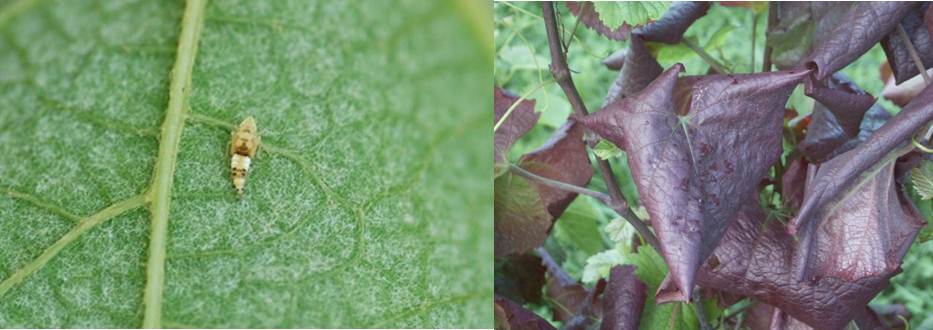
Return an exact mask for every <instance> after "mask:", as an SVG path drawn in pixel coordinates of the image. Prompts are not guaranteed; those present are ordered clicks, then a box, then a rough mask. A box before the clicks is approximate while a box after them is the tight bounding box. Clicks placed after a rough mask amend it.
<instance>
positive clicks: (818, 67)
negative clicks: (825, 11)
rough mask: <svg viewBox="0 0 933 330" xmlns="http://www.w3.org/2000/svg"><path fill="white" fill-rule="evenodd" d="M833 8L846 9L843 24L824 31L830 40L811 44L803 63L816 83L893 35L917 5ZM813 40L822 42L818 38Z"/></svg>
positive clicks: (899, 3)
mask: <svg viewBox="0 0 933 330" xmlns="http://www.w3.org/2000/svg"><path fill="white" fill-rule="evenodd" d="M836 4H838V6H840V9H843V8H845V7H848V11H847V12H846V14H845V15H844V16H843V17H842V18H841V21H840V23H842V24H836V25H834V26H832V28H830V29H827V30H825V31H826V32H825V33H827V35H828V36H829V38H826V40H825V41H823V42H819V43H814V44H813V51H812V52H810V55H809V56H808V57H807V58H806V59H805V60H804V63H805V65H806V66H807V67H808V68H810V69H813V70H814V71H815V77H816V79H817V80H823V79H826V78H828V77H829V76H832V74H833V73H836V71H839V70H841V69H842V68H844V67H845V66H846V65H848V64H849V63H852V62H853V61H855V60H856V59H857V58H859V56H862V54H864V53H865V52H867V51H868V50H869V49H871V47H873V46H874V45H875V44H876V43H878V41H880V40H881V39H882V38H884V37H885V36H886V35H888V34H889V33H890V32H891V31H893V30H894V28H895V26H897V24H898V23H899V22H900V21H901V19H902V18H903V17H904V15H906V14H907V13H908V12H910V11H911V10H915V9H916V7H917V6H918V5H919V3H916V2H907V1H889V2H858V3H856V4H854V5H850V4H848V3H836ZM782 6H783V5H782ZM821 23H823V22H821ZM815 39H823V38H821V37H819V36H817V37H815Z"/></svg>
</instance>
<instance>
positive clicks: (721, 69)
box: [682, 38, 731, 74]
mask: <svg viewBox="0 0 933 330" xmlns="http://www.w3.org/2000/svg"><path fill="white" fill-rule="evenodd" d="M682 42H683V44H684V45H686V46H687V47H689V48H690V49H692V50H693V52H694V53H696V54H697V55H700V58H701V59H703V62H706V64H709V66H710V67H711V68H713V71H716V73H718V74H727V73H731V72H729V70H726V69H725V68H724V67H723V66H722V64H719V61H716V59H715V58H713V56H711V55H710V54H709V53H707V52H706V50H703V47H700V46H699V45H697V44H695V43H693V41H691V40H690V39H689V38H684V40H683V41H682Z"/></svg>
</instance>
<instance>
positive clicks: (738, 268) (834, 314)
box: [697, 165, 923, 329]
mask: <svg viewBox="0 0 933 330" xmlns="http://www.w3.org/2000/svg"><path fill="white" fill-rule="evenodd" d="M823 166H826V165H823ZM811 177H812V176H811ZM808 188H809V185H808ZM807 193H808V194H809V193H812V190H810V189H808V191H807ZM845 203H846V204H845V207H843V208H839V209H838V210H837V211H836V212H834V213H832V214H829V215H827V217H826V219H824V220H823V221H821V222H820V226H819V227H815V228H814V230H812V232H811V233H812V236H811V237H812V238H813V240H812V241H811V242H812V244H810V245H806V244H800V245H798V243H797V241H796V240H795V238H794V237H793V236H791V235H789V234H787V233H786V232H785V231H784V226H783V225H782V224H781V223H780V222H778V221H774V220H771V221H769V220H766V216H765V214H764V213H763V212H762V210H761V209H760V207H759V206H758V205H757V203H749V204H747V205H745V207H744V208H743V209H742V210H741V211H740V212H739V214H738V217H737V220H736V221H735V222H734V223H733V224H732V225H731V226H730V228H729V230H728V231H727V232H726V234H725V236H724V237H723V239H722V242H721V244H720V245H719V247H717V248H716V251H715V252H714V253H713V255H714V256H715V257H716V260H718V261H719V263H718V264H717V265H711V264H706V265H704V267H703V269H702V270H701V271H700V273H699V275H698V277H697V281H698V283H699V284H700V285H701V286H703V287H711V288H715V289H719V290H723V291H727V292H733V293H737V294H743V295H748V296H750V297H753V298H755V299H757V300H760V301H763V302H765V303H768V304H770V305H772V306H775V307H778V308H780V309H781V310H782V311H784V312H785V313H787V314H788V315H790V316H792V317H793V318H795V319H798V320H800V321H803V322H805V323H806V324H808V325H810V326H812V327H814V328H818V329H841V328H843V327H844V326H845V325H846V324H848V323H849V321H850V320H851V319H852V318H853V317H854V316H856V315H859V314H860V313H862V312H863V311H864V308H865V306H866V304H867V303H868V301H870V300H871V299H872V298H873V297H874V296H875V295H876V294H877V293H878V292H880V291H881V290H883V289H884V288H885V287H886V286H887V285H888V280H889V279H890V278H891V277H892V276H894V275H895V274H897V273H898V272H899V270H900V263H901V260H902V258H903V256H904V254H905V253H906V251H907V248H908V247H909V246H910V244H911V242H912V241H913V239H914V237H915V236H916V234H917V232H918V231H919V229H920V227H921V226H922V225H923V220H922V218H921V216H920V215H919V214H918V213H917V211H916V209H915V208H914V207H913V205H912V204H911V202H910V200H909V198H908V197H906V196H905V195H904V194H903V193H902V192H901V191H899V189H897V187H896V183H895V181H894V180H893V165H889V166H887V167H886V168H885V169H883V170H882V171H881V172H879V173H878V174H877V175H876V176H875V177H874V178H873V179H872V180H871V181H870V182H869V183H866V185H865V186H863V187H862V188H860V189H859V190H858V191H857V192H855V193H853V194H852V195H851V196H850V197H849V198H848V199H846V201H845ZM807 255H810V257H809V259H810V260H812V263H811V265H810V266H811V269H812V272H811V273H810V274H809V275H808V276H807V277H806V278H804V279H803V280H798V278H797V274H795V272H794V271H793V268H794V267H795V265H796V264H797V263H800V262H802V261H804V260H806V259H807V258H806V256H807ZM711 259H712V258H711Z"/></svg>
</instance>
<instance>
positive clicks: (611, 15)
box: [593, 1, 671, 28]
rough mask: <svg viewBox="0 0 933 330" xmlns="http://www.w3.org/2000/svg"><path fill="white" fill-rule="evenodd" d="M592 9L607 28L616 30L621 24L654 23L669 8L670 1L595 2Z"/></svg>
mask: <svg viewBox="0 0 933 330" xmlns="http://www.w3.org/2000/svg"><path fill="white" fill-rule="evenodd" d="M593 6H594V7H593V9H595V10H596V13H597V14H599V20H600V21H602V22H603V24H605V25H606V26H608V27H611V28H617V27H620V26H622V24H628V25H630V26H637V25H644V24H646V23H648V22H651V21H656V20H657V19H659V18H661V16H662V15H664V12H666V11H667V9H668V8H670V7H671V2H670V1H630V2H629V1H626V2H621V1H620V2H612V1H605V2H604V1H596V2H593Z"/></svg>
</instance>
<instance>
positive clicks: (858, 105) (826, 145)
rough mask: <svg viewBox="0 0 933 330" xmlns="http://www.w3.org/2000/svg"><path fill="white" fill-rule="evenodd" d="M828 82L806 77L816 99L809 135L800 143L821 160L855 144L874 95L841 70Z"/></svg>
mask: <svg viewBox="0 0 933 330" xmlns="http://www.w3.org/2000/svg"><path fill="white" fill-rule="evenodd" d="M826 82H827V85H826V86H823V85H822V84H820V83H819V82H813V81H812V80H809V79H808V80H807V86H806V94H807V95H808V96H810V97H811V98H813V99H814V100H816V101H817V103H816V104H815V105H814V107H813V113H812V114H811V118H812V121H811V122H810V125H809V126H808V127H807V135H806V137H805V138H804V139H803V141H801V142H800V145H799V146H798V147H799V148H800V152H801V153H802V154H803V155H804V156H807V158H808V160H809V161H810V162H813V163H822V162H824V161H826V160H828V159H830V158H832V157H833V156H835V155H838V154H841V153H843V152H845V151H847V150H848V149H851V148H853V147H855V145H856V144H857V141H856V140H855V139H856V138H857V137H858V136H859V132H860V130H859V127H860V125H861V122H862V117H863V116H864V115H865V112H866V111H868V109H869V108H871V106H872V105H873V104H874V103H875V98H874V97H872V96H871V95H869V94H868V93H865V91H863V90H862V89H861V88H859V87H858V86H856V85H855V83H853V82H852V81H850V80H849V79H848V78H847V77H846V76H845V75H843V74H841V73H837V74H834V75H833V76H832V78H830V79H827V81H826Z"/></svg>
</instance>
